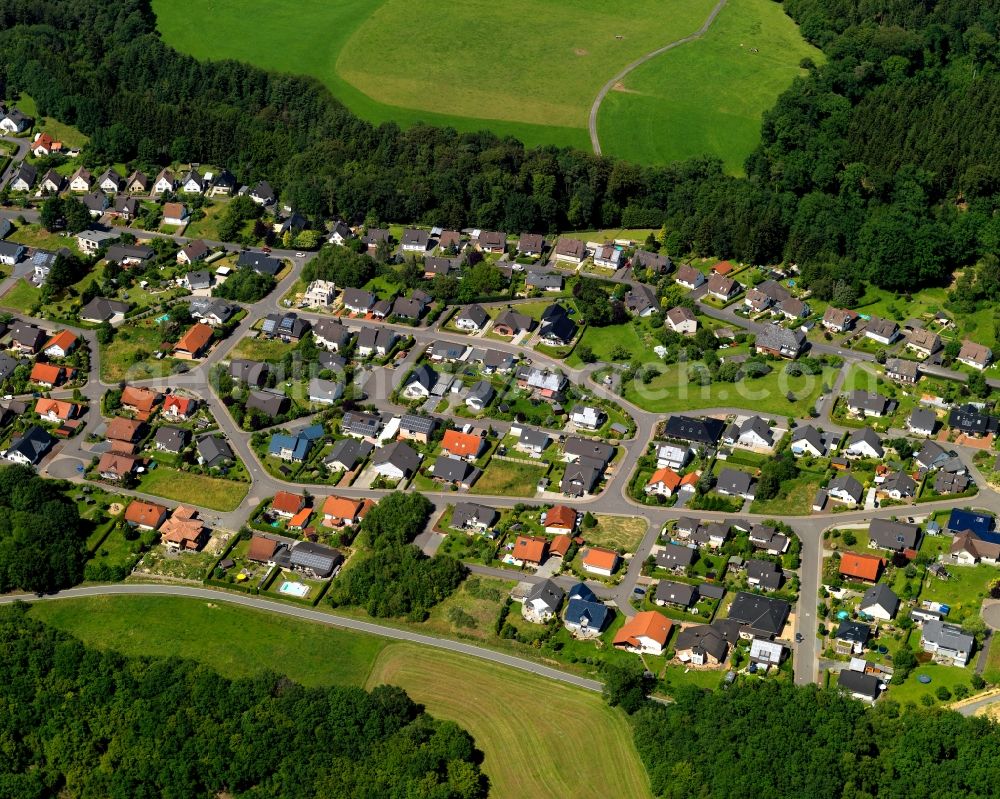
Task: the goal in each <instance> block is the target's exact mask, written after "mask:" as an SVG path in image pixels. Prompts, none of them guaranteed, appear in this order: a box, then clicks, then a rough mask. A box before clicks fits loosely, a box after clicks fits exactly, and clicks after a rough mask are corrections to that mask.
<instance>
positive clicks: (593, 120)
mask: <svg viewBox="0 0 1000 799" xmlns="http://www.w3.org/2000/svg"><path fill="white" fill-rule="evenodd" d="M725 4H726V0H719V2H718V3H716V4H715V7H714V8H713V9H712V11H711V12H710V13H709V15H708V18H707V19H706V20H705V21H704V22H703V23H702V24H701V27H700V28H698V30H696V31H695V32H694V33H692V34H690V35H689V36H685V37H684V38H682V39H677V40H676V41H673V42H670V44H665V45H663V47H658V48H657V49H656V50H653V51H652V52H650V53H646V55H644V56H642V57H640V58H637V59H636V60H635V61H633V62H632V63H631V64H629V65H628V66H627V67H625V68H624V69H623V70H622V71H621V72H619V73H618V74H617V75H615V76H614V77H613V78H612V79H611V80H609V81H608V82H607V83H605V84H604V85H603V86H602V87H601V90H600V91H599V92H598V93H597V97H595V98H594V102H593V104H592V105H591V106H590V119H589V120H588V122H587V128H588V130H589V131H590V146H591V147H592V148H593V150H594V153H595V154H596V155H600V154H601V142H600V139H598V137H597V112H598V111H599V110H600V108H601V103H603V102H604V98H605V97H607V96H608V92H609V91H611V90H612V89H613V88H614V87H615V84H616V83H618V82H619V81H622V80H624V78H625V76H626V75H628V74H629V73H630V72H632V71H633V70H634V69H636V68H638V67H641V66H642V65H643V64H645V63H646V62H647V61H650V60H651V59H653V58H656V56H658V55H662V54H663V53H665V52H667V51H668V50H673V49H674V48H675V47H680V46H681V45H682V44H687V43H688V42H693V41H696V40H697V39H700V38H701V37H702V36H704V35H705V32H706V31H707V30H708V29H709V28H710V27H711V26H712V23H713V22H715V18H716V17H717V16H718V15H719V12H720V11H722V7H723V6H724V5H725Z"/></svg>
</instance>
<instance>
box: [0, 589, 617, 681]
mask: <svg viewBox="0 0 1000 799" xmlns="http://www.w3.org/2000/svg"><path fill="white" fill-rule="evenodd" d="M121 595H131V596H135V595H144V596H150V595H156V596H163V595H166V596H178V597H188V598H191V599H203V600H205V601H208V602H228V603H230V604H232V605H241V606H243V607H247V608H254V609H256V610H263V611H267V612H268V613H280V614H281V615H284V616H292V617H293V618H297V619H304V620H306V621H313V622H319V623H320V624H327V625H330V626H331V627H343V628H344V629H347V630H354V631H356V632H360V633H368V634H369V635H378V636H381V637H383V638H392V639H394V640H396V641H409V642H411V643H415V644H422V645H424V646H432V647H435V648H437V649H444V650H447V651H449V652H457V653H458V654H461V655H469V656H470V657H474V658H479V659H480V660H488V661H490V662H491V663H497V664H499V665H501V666H510V667H511V668H514V669H520V670H521V671H527V672H531V673H532V674H537V675H539V676H540V677H546V678H548V679H550V680H558V681H559V682H564V683H569V684H570V685H575V686H577V687H578V688H586V689H587V690H588V691H597V692H600V691H601V689H602V687H603V686H602V685H601V683H599V682H598V681H597V680H588V679H587V678H585V677H577V676H576V675H574V674H567V673H566V672H564V671H560V670H559V669H553V668H549V667H548V666H543V665H541V664H539V663H532V662H531V661H530V660H525V659H523V658H518V657H513V656H512V655H506V654H504V653H502V652H494V651H492V650H490V649H484V648H482V647H478V646H472V645H471V644H465V643H462V642H460V641H452V640H449V639H447V638H436V637H434V636H432V635H421V634H420V633H414V632H411V631H409V630H399V629H396V628H395V627H386V626H384V625H381V624H373V623H371V622H366V621H359V620H357V619H348V618H345V617H343V616H337V615H335V614H332V613H325V612H321V611H318V610H310V609H308V608H299V607H295V606H294V605H286V604H283V603H281V602H274V601H272V600H269V599H261V598H260V597H255V596H249V595H246V594H235V593H229V592H226V591H216V590H213V589H211V588H195V587H189V586H183V585H149V584H145V583H135V584H132V583H119V584H117V585H95V586H87V587H85V588H70V589H68V590H66V591H60V592H59V593H58V594H51V595H48V596H44V597H35V596H33V595H31V594H23V595H10V594H8V595H5V596H0V604H11V603H14V602H18V601H22V600H23V601H27V602H50V601H58V600H60V599H78V598H80V597H93V596H121Z"/></svg>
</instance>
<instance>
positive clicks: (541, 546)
mask: <svg viewBox="0 0 1000 799" xmlns="http://www.w3.org/2000/svg"><path fill="white" fill-rule="evenodd" d="M548 554H549V539H547V538H546V537H545V536H543V535H519V536H518V537H517V539H516V540H515V541H514V548H513V549H512V550H511V552H510V558H511V560H512V561H513V565H515V566H535V567H538V566H541V565H542V564H543V563H544V562H545V559H546V558H547V557H548Z"/></svg>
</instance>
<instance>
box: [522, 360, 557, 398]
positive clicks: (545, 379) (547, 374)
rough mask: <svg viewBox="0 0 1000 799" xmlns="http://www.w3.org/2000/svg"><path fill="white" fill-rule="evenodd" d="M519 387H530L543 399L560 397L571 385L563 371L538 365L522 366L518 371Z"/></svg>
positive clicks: (529, 388)
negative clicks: (541, 367) (538, 366)
mask: <svg viewBox="0 0 1000 799" xmlns="http://www.w3.org/2000/svg"><path fill="white" fill-rule="evenodd" d="M517 384H518V387H519V388H522V389H528V390H530V391H531V392H532V393H533V394H536V395H537V396H539V397H541V398H542V399H558V398H559V397H561V396H562V393H563V391H565V389H566V387H567V386H568V385H569V380H567V379H566V375H564V374H563V373H562V372H559V371H556V370H553V371H549V370H548V369H539V368H537V367H533V366H532V367H527V366H525V367H521V368H519V369H518V371H517Z"/></svg>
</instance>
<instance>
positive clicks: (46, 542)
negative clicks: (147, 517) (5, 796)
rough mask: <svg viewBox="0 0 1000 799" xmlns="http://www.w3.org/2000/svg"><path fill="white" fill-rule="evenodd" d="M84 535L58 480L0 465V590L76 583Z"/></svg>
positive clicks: (41, 589)
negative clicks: (46, 478)
mask: <svg viewBox="0 0 1000 799" xmlns="http://www.w3.org/2000/svg"><path fill="white" fill-rule="evenodd" d="M87 535H88V530H87V527H86V525H85V524H84V523H83V522H82V521H81V519H80V513H79V510H78V509H77V507H76V505H74V504H73V502H72V501H71V500H70V499H69V497H67V496H66V495H65V494H64V493H63V491H62V488H61V484H59V483H56V482H55V481H52V480H44V479H43V478H41V477H39V476H38V475H37V474H35V470H34V469H32V468H30V467H28V466H4V467H0V594H4V593H7V592H8V591H13V590H15V589H20V590H22V591H35V592H46V593H48V592H52V591H58V590H59V589H61V588H69V587H70V586H73V585H76V584H77V583H79V582H80V581H81V580H83V567H84V564H85V563H86V560H87V557H88V553H87ZM0 795H2V791H0Z"/></svg>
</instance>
